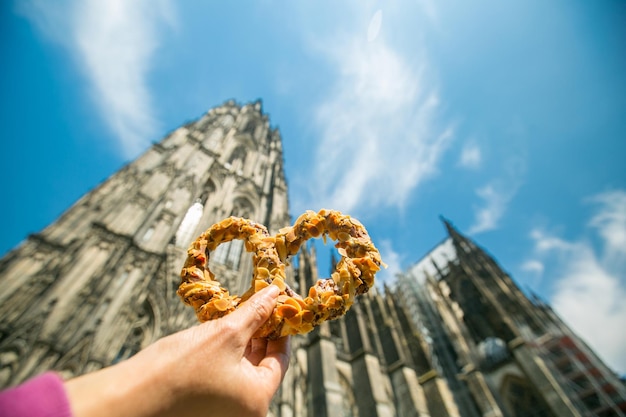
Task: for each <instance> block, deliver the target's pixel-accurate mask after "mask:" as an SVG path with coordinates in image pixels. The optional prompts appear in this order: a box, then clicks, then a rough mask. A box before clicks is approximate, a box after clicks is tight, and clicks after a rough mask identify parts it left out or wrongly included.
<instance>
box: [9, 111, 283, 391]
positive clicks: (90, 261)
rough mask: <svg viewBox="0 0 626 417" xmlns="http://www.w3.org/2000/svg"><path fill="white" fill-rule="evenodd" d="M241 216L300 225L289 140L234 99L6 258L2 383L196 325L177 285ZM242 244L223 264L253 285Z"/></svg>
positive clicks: (120, 354) (84, 364) (219, 268)
mask: <svg viewBox="0 0 626 417" xmlns="http://www.w3.org/2000/svg"><path fill="white" fill-rule="evenodd" d="M230 215H236V216H242V217H248V218H251V219H253V220H255V221H257V222H259V223H262V224H265V225H266V226H268V228H269V229H270V230H271V231H273V232H275V231H276V230H277V229H278V228H280V227H283V226H286V225H288V224H289V223H290V219H289V214H288V201H287V184H286V181H285V174H284V168H283V153H282V142H281V138H280V134H279V132H278V131H277V130H274V129H272V128H270V125H269V121H268V117H267V116H266V115H264V114H262V111H261V103H260V102H256V103H253V104H248V105H245V106H238V105H236V104H235V103H234V102H228V103H226V104H224V105H223V106H221V107H217V108H215V109H212V110H210V111H209V112H208V113H206V114H205V115H203V116H202V117H201V118H200V119H199V120H197V121H195V122H192V123H189V124H187V125H185V126H183V127H181V128H179V129H176V130H175V131H174V132H172V133H171V134H169V135H168V136H167V137H165V138H164V139H163V140H162V141H161V142H160V143H157V144H155V145H154V146H152V147H151V148H150V149H148V150H147V151H146V152H145V153H144V154H143V155H141V156H140V157H139V158H138V159H137V160H135V161H134V162H132V163H130V164H129V165H127V166H125V167H124V168H123V169H121V170H120V171H119V172H117V173H115V174H114V175H112V176H111V177H110V178H109V179H107V180H106V181H104V182H103V183H102V184H100V185H99V186H98V187H97V188H95V189H94V190H93V191H91V192H89V193H88V194H86V195H85V196H83V197H82V198H81V199H80V200H79V201H78V202H76V203H75V204H74V205H73V206H72V207H71V208H70V209H69V210H67V211H66V212H65V213H64V214H63V215H62V216H61V217H60V218H59V219H58V220H57V221H56V222H54V223H52V224H51V225H50V226H49V227H47V228H46V229H44V230H43V231H41V232H40V233H37V234H34V235H32V236H29V237H28V239H27V240H26V241H25V242H23V243H22V244H21V245H20V246H18V247H17V248H15V249H14V250H13V251H11V252H9V253H8V254H7V255H6V256H5V257H4V258H3V259H2V260H1V261H0V279H1V284H2V285H1V286H0V317H1V321H0V386H8V385H12V384H15V383H18V382H20V381H23V380H24V379H26V378H27V377H29V376H32V375H34V374H36V373H39V372H41V371H43V370H46V369H55V370H57V371H59V372H61V373H62V374H63V375H64V376H67V377H69V376H73V375H77V374H81V373H84V372H87V371H90V370H94V369H98V368H101V367H103V366H106V365H109V364H111V363H115V362H117V361H119V360H121V359H124V358H126V357H128V356H130V355H132V354H133V353H135V352H137V351H138V350H139V349H141V348H142V347H144V346H146V345H148V344H149V343H151V342H152V341H154V340H156V339H157V338H159V337H161V336H163V335H166V334H168V333H171V332H173V331H175V330H179V329H181V328H184V327H188V326H189V325H191V324H193V323H195V322H196V319H195V316H194V314H193V311H192V309H191V308H188V307H185V306H184V305H183V304H182V303H181V302H180V300H179V299H178V296H177V295H176V289H177V287H178V284H179V282H180V277H179V273H180V268H181V266H182V263H183V261H184V258H185V256H186V249H187V246H188V244H189V243H190V242H191V240H193V239H194V238H195V237H196V236H198V235H199V234H200V233H201V232H202V231H204V230H205V229H206V228H207V227H209V226H210V225H211V224H213V223H214V222H217V221H219V220H221V219H222V218H225V217H228V216H230ZM242 247H243V245H242V241H233V242H230V243H227V244H223V245H221V246H220V247H219V248H218V250H217V251H216V252H215V254H214V256H212V259H211V262H212V268H213V269H215V271H216V273H218V274H219V276H220V277H221V279H222V282H223V284H224V285H226V286H227V287H228V288H229V289H231V291H233V292H235V293H237V292H239V293H241V290H242V289H243V288H247V287H248V285H249V282H248V277H250V276H251V268H252V265H251V263H252V261H251V257H250V256H249V255H247V254H246V253H245V251H243V250H242Z"/></svg>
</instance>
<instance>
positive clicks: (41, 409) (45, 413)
mask: <svg viewBox="0 0 626 417" xmlns="http://www.w3.org/2000/svg"><path fill="white" fill-rule="evenodd" d="M0 416H12V417H72V411H71V409H70V403H69V401H68V399H67V394H66V393H65V388H64V386H63V380H62V379H61V378H60V377H59V376H58V375H57V374H55V373H54V372H46V373H45V374H42V375H39V376H37V377H35V378H33V379H30V380H28V381H26V382H24V383H23V384H21V385H18V386H16V387H13V388H10V389H8V390H6V391H2V392H0Z"/></svg>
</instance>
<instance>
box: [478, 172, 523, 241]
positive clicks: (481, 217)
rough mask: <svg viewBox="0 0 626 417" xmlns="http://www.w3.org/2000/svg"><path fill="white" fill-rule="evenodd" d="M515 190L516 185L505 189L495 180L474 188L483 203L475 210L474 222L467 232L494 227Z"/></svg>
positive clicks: (479, 231)
mask: <svg viewBox="0 0 626 417" xmlns="http://www.w3.org/2000/svg"><path fill="white" fill-rule="evenodd" d="M516 190H517V187H514V188H508V189H507V188H505V187H504V185H503V184H502V183H501V182H497V181H494V182H492V183H490V184H487V185H485V186H484V187H482V188H479V189H478V190H476V194H477V195H478V196H479V197H480V198H481V199H482V200H483V202H484V205H483V206H482V207H481V208H480V209H478V210H476V217H475V219H474V223H473V224H472V225H471V226H470V228H469V231H468V233H469V234H476V233H481V232H486V231H489V230H493V229H495V228H496V227H497V226H498V222H499V221H500V219H501V218H502V216H503V215H504V213H505V211H506V209H507V207H508V204H509V202H510V201H511V199H512V198H513V196H514V194H515V192H516Z"/></svg>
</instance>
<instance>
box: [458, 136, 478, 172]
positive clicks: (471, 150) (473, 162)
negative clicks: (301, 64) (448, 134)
mask: <svg viewBox="0 0 626 417" xmlns="http://www.w3.org/2000/svg"><path fill="white" fill-rule="evenodd" d="M481 163H482V153H481V151H480V148H479V147H478V145H476V144H475V143H471V142H470V143H467V144H465V146H464V147H463V150H462V151H461V157H460V158H459V166H461V167H463V168H468V169H478V168H480V165H481Z"/></svg>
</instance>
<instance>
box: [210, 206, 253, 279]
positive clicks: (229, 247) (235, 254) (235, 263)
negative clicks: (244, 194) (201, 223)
mask: <svg viewBox="0 0 626 417" xmlns="http://www.w3.org/2000/svg"><path fill="white" fill-rule="evenodd" d="M253 211H254V210H253V208H252V204H251V203H250V202H249V201H248V200H247V199H245V198H238V199H236V200H235V203H234V207H233V210H232V212H231V213H230V214H231V216H237V217H244V218H250V216H251V214H252V213H253ZM243 245H244V243H243V240H231V241H230V242H226V243H223V244H221V245H219V246H218V247H217V249H215V250H214V251H213V253H212V254H211V261H212V262H215V263H219V264H222V265H224V266H226V267H227V268H230V269H234V270H238V269H239V264H240V263H241V254H242V252H243Z"/></svg>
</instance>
